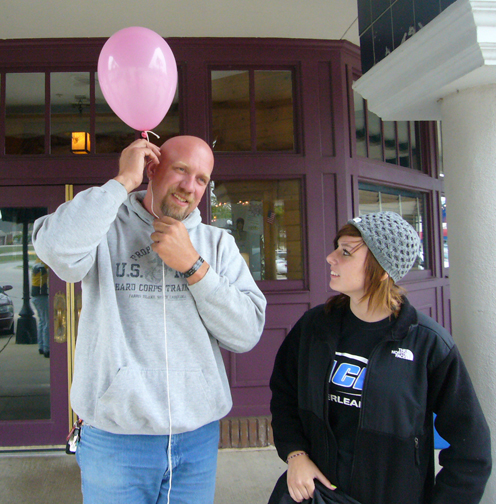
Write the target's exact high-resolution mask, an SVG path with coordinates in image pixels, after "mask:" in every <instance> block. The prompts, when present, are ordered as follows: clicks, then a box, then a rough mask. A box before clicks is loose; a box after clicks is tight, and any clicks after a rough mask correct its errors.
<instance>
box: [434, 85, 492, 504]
mask: <svg viewBox="0 0 496 504" xmlns="http://www.w3.org/2000/svg"><path fill="white" fill-rule="evenodd" d="M441 111H442V114H441V115H442V134H443V152H444V171H445V190H446V198H447V221H448V246H449V260H450V285H451V306H452V313H451V315H452V331H453V337H454V339H455V341H456V343H457V345H458V347H459V348H460V352H461V354H462V356H463V359H464V361H465V364H466V365H467V368H468V370H469V372H470V375H471V377H472V381H473V383H474V386H475V389H476V391H477V394H478V397H479V400H480V402H481V404H482V408H483V410H484V412H485V415H486V419H487V421H488V423H489V427H490V429H491V433H492V447H493V448H492V454H493V459H494V460H495V461H496V84H490V85H486V86H479V87H474V88H470V89H466V90H463V91H460V92H455V93H452V94H450V95H448V96H446V97H445V98H443V100H442V104H441ZM495 502H496V476H495V475H493V476H492V477H491V479H490V480H489V483H488V486H487V487H486V492H485V494H484V498H483V500H482V501H481V503H482V504H494V503H495Z"/></svg>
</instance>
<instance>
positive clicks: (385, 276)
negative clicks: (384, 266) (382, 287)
mask: <svg viewBox="0 0 496 504" xmlns="http://www.w3.org/2000/svg"><path fill="white" fill-rule="evenodd" d="M388 278H389V275H388V274H387V273H386V272H384V273H383V274H382V276H381V282H384V280H387V279H388Z"/></svg>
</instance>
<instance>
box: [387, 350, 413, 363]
mask: <svg viewBox="0 0 496 504" xmlns="http://www.w3.org/2000/svg"><path fill="white" fill-rule="evenodd" d="M391 353H392V354H393V355H394V356H395V357H397V358H398V359H405V360H410V361H412V360H413V352H412V351H411V350H408V348H398V350H391Z"/></svg>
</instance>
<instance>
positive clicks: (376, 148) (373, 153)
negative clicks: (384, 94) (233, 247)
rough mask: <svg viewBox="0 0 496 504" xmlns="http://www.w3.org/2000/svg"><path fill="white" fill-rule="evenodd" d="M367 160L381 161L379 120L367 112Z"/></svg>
mask: <svg viewBox="0 0 496 504" xmlns="http://www.w3.org/2000/svg"><path fill="white" fill-rule="evenodd" d="M369 158H371V159H378V160H379V161H382V134H381V120H380V119H379V117H378V116H376V115H375V114H374V113H373V112H370V110H369Z"/></svg>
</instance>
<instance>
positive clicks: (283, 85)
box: [254, 70, 294, 151]
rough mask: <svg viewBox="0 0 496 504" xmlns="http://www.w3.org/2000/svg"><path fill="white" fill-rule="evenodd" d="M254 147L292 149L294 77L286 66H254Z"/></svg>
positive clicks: (271, 149) (263, 149)
mask: <svg viewBox="0 0 496 504" xmlns="http://www.w3.org/2000/svg"><path fill="white" fill-rule="evenodd" d="M254 77H255V110H256V135H257V142H256V144H257V151H276V150H277V151H291V150H293V149H294V118H293V79H292V74H291V72H290V71H288V70H284V71H275V70H269V71H262V70H256V71H255V73H254Z"/></svg>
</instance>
